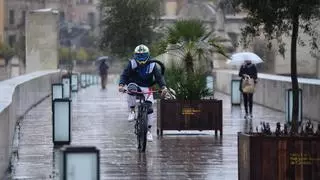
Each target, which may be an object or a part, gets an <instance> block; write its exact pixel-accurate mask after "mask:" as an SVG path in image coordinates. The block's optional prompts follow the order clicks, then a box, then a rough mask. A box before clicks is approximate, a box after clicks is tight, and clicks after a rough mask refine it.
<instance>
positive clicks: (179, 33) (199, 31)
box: [167, 19, 208, 44]
mask: <svg viewBox="0 0 320 180" xmlns="http://www.w3.org/2000/svg"><path fill="white" fill-rule="evenodd" d="M167 34H168V37H167V38H168V42H169V43H170V44H177V43H180V42H190V41H191V42H196V41H199V40H200V39H201V38H202V37H203V36H205V35H207V34H208V32H207V29H206V28H205V26H204V24H203V23H202V21H200V20H198V19H191V20H179V21H177V22H176V23H175V24H174V25H173V26H172V27H169V28H168V32H167Z"/></svg>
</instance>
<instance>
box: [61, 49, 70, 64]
mask: <svg viewBox="0 0 320 180" xmlns="http://www.w3.org/2000/svg"><path fill="white" fill-rule="evenodd" d="M59 60H62V61H66V60H69V48H66V47H61V48H59Z"/></svg>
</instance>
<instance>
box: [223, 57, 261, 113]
mask: <svg viewBox="0 0 320 180" xmlns="http://www.w3.org/2000/svg"><path fill="white" fill-rule="evenodd" d="M262 62H263V61H262V59H261V58H260V57H259V56H258V55H256V54H254V53H251V52H243V53H236V54H234V55H232V56H231V60H230V61H228V62H227V63H228V64H232V65H241V67H240V70H239V76H240V77H241V82H240V87H239V90H240V92H241V93H242V95H243V101H244V108H245V112H246V115H245V117H244V118H245V119H248V118H249V119H251V118H252V107H253V94H254V91H255V85H256V83H257V78H258V72H257V68H256V66H255V64H258V63H262Z"/></svg>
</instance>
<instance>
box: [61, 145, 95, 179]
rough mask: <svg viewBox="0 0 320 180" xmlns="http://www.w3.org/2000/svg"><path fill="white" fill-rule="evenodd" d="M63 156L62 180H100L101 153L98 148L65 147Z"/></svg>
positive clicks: (62, 150) (62, 152) (62, 151)
mask: <svg viewBox="0 0 320 180" xmlns="http://www.w3.org/2000/svg"><path fill="white" fill-rule="evenodd" d="M61 154H62V157H61V159H60V160H61V161H62V162H60V164H61V168H60V171H61V173H60V175H61V179H62V180H74V179H76V180H88V179H90V180H100V151H99V150H98V149H97V148H96V147H86V146H84V147H77V146H65V147H63V148H62V149H61Z"/></svg>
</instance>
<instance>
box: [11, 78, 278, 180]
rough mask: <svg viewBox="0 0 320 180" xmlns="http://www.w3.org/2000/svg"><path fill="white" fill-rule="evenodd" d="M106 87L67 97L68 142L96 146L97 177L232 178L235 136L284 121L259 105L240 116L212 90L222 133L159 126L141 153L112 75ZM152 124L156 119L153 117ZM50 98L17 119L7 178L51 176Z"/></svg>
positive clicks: (37, 179)
mask: <svg viewBox="0 0 320 180" xmlns="http://www.w3.org/2000/svg"><path fill="white" fill-rule="evenodd" d="M110 78H111V80H109V81H110V83H109V85H108V87H107V89H106V90H101V89H100V87H99V86H96V85H95V86H91V87H88V88H86V89H81V90H80V91H79V92H78V93H75V94H73V97H72V143H71V144H72V145H85V146H96V147H97V148H98V149H100V156H101V159H100V168H101V176H100V177H101V179H102V180H106V179H110V180H115V179H132V180H138V179H139V180H143V179H150V180H157V179H166V180H168V179H170V180H171V179H172V180H178V179H179V180H180V179H181V180H185V179H192V180H193V179H209V180H211V179H214V180H236V179H238V169H237V165H238V163H237V136H236V133H237V132H238V131H244V130H247V129H248V128H249V124H251V125H252V126H253V127H254V129H255V127H256V126H257V125H258V124H259V123H260V121H267V122H270V124H271V126H272V130H274V128H275V123H276V122H278V121H280V122H284V114H283V113H281V112H276V111H273V110H270V109H267V108H264V107H261V106H257V105H256V106H255V107H254V118H253V120H252V122H251V123H250V122H248V121H246V120H244V118H243V116H244V114H243V112H242V111H241V109H240V107H232V106H231V105H230V97H229V96H226V95H224V94H221V93H216V95H215V96H216V98H218V99H222V100H223V113H224V122H223V128H224V132H223V133H224V134H223V136H222V137H219V136H218V137H215V136H214V132H210V131H202V132H197V131H195V132H183V131H182V132H175V131H170V132H168V131H164V136H163V137H162V138H157V136H156V128H153V135H154V141H153V142H149V143H148V144H147V151H146V153H145V154H141V153H139V152H138V151H137V148H136V137H135V135H134V124H133V123H129V122H128V121H127V104H126V97H125V95H124V94H120V93H118V92H117V85H116V84H115V79H116V78H114V77H110ZM154 124H156V123H155V122H154ZM51 134H52V123H51V99H50V98H48V99H46V100H45V101H43V102H42V103H41V104H39V105H38V106H37V107H35V108H34V109H32V110H31V111H30V112H29V113H28V114H27V115H26V116H25V118H24V120H23V121H22V125H21V137H20V143H19V160H18V162H17V163H15V167H14V177H13V179H30V180H31V179H32V180H44V179H57V178H56V177H55V176H56V174H58V173H59V172H57V170H56V169H57V168H58V167H57V166H58V165H57V164H56V163H55V162H56V160H55V159H56V158H57V157H56V156H57V155H56V154H57V153H53V152H54V149H53V144H52V137H51Z"/></svg>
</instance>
